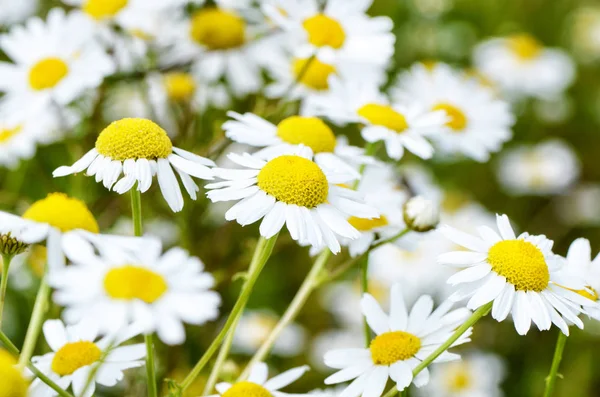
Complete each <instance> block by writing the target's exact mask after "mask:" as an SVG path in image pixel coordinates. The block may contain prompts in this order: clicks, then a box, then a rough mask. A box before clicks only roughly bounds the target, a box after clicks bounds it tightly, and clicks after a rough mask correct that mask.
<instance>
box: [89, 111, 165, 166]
mask: <svg viewBox="0 0 600 397" xmlns="http://www.w3.org/2000/svg"><path fill="white" fill-rule="evenodd" d="M172 149H173V145H172V144H171V139H169V136H168V135H167V133H166V131H165V130H163V129H162V128H161V127H160V126H159V125H158V124H156V123H154V122H153V121H150V120H147V119H140V118H127V119H121V120H118V121H113V122H112V123H111V124H110V125H109V126H108V127H106V128H105V129H104V131H102V132H101V133H100V135H99V136H98V139H97V140H96V150H98V153H100V154H101V155H103V156H106V157H109V158H111V159H113V160H120V161H123V160H127V159H135V160H137V159H148V160H155V159H157V158H166V157H168V156H169V155H170V154H171V152H172Z"/></svg>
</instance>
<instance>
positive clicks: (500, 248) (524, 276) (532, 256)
mask: <svg viewBox="0 0 600 397" xmlns="http://www.w3.org/2000/svg"><path fill="white" fill-rule="evenodd" d="M487 261H488V263H489V264H490V265H491V266H492V270H493V271H494V272H496V273H498V274H499V275H500V276H503V277H506V281H507V282H509V283H511V284H512V285H514V286H515V289H516V290H519V291H535V292H541V291H543V290H544V289H546V287H547V286H548V282H549V281H550V272H549V271H548V265H547V264H546V259H545V258H544V254H543V253H542V251H540V249H539V248H537V247H536V246H535V245H533V244H531V243H530V242H528V241H524V240H503V241H500V242H498V243H496V244H494V245H493V246H492V247H491V248H490V250H489V252H488V258H487Z"/></svg>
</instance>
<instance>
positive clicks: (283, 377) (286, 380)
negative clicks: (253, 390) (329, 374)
mask: <svg viewBox="0 0 600 397" xmlns="http://www.w3.org/2000/svg"><path fill="white" fill-rule="evenodd" d="M309 369H310V367H309V366H308V365H305V366H302V367H297V368H293V369H290V370H288V371H285V372H284V373H282V374H279V375H277V376H275V377H273V378H271V379H269V380H268V381H267V382H266V383H265V384H264V386H265V387H266V388H267V389H269V390H270V391H276V390H279V389H281V388H282V387H285V386H287V385H289V384H292V383H294V382H295V381H297V380H298V379H300V377H302V375H304V374H305V373H306V371H308V370H309Z"/></svg>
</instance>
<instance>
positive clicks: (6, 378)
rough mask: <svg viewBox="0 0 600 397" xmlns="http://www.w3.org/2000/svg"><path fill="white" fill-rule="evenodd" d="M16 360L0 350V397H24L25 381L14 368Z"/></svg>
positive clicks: (25, 390) (25, 393) (25, 391)
mask: <svg viewBox="0 0 600 397" xmlns="http://www.w3.org/2000/svg"><path fill="white" fill-rule="evenodd" d="M16 365H17V360H16V359H15V358H14V357H13V356H11V355H10V354H9V353H8V352H7V351H6V350H4V349H0V397H26V396H27V387H28V385H27V381H26V380H25V378H24V377H23V375H22V374H21V372H20V371H19V370H18V369H17V368H16V367H15V366H16Z"/></svg>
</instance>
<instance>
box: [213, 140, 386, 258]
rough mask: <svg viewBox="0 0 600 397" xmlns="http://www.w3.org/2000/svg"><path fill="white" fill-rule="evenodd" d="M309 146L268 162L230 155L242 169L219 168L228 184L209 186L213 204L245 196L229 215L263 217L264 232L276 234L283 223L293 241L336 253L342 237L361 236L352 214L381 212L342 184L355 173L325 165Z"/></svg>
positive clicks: (246, 220)
mask: <svg viewBox="0 0 600 397" xmlns="http://www.w3.org/2000/svg"><path fill="white" fill-rule="evenodd" d="M312 158H313V154H312V151H311V149H310V148H307V147H300V148H297V149H296V150H295V151H290V152H288V153H286V154H282V155H279V156H276V157H274V158H271V159H268V160H266V161H265V160H263V159H260V158H258V157H255V156H252V155H249V154H247V153H244V154H242V155H239V154H235V153H231V154H230V155H229V159H230V160H231V161H233V162H235V163H236V164H238V165H240V166H242V167H244V168H243V169H224V168H214V169H213V172H214V174H215V176H216V177H218V178H221V179H223V180H224V181H223V182H217V183H212V184H209V185H206V188H207V189H210V191H209V192H208V193H207V196H208V198H209V199H210V200H211V201H213V202H220V201H233V200H241V201H239V202H238V203H236V204H235V205H234V206H233V207H231V209H230V210H229V211H227V213H226V214H225V219H227V220H228V221H231V220H236V221H237V222H238V223H239V224H240V225H242V226H245V225H250V224H252V223H254V222H257V221H258V220H259V219H261V218H262V222H261V224H260V235H261V236H263V237H264V238H271V237H273V236H274V235H276V234H277V233H278V232H279V231H280V230H281V228H282V227H283V226H284V224H285V225H286V226H287V228H288V230H289V232H290V235H291V237H292V239H294V240H296V241H298V242H299V243H300V244H310V245H311V246H312V247H316V248H322V247H323V246H325V245H326V246H327V247H329V249H330V250H331V251H332V252H333V253H334V254H337V253H338V252H340V243H339V239H340V238H347V239H356V238H358V237H360V233H359V232H358V231H357V230H356V229H355V228H354V227H353V226H352V225H350V223H348V221H347V217H348V216H357V217H360V218H366V219H370V218H374V217H377V216H379V213H378V212H377V210H375V209H374V208H372V207H370V206H369V205H367V204H365V203H364V201H363V198H362V195H361V194H360V193H357V192H355V191H353V190H351V189H348V188H345V187H341V186H339V185H340V184H345V183H348V182H351V181H353V180H354V179H355V178H354V176H353V175H348V174H347V173H345V174H344V173H338V172H336V171H331V170H328V169H325V168H322V167H320V166H319V165H318V164H317V163H315V162H314V161H313V160H312Z"/></svg>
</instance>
